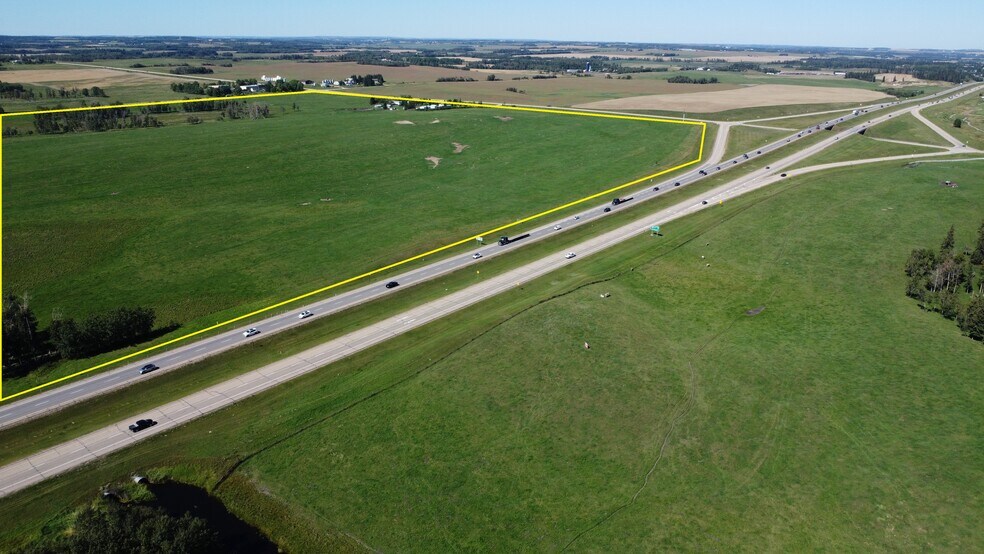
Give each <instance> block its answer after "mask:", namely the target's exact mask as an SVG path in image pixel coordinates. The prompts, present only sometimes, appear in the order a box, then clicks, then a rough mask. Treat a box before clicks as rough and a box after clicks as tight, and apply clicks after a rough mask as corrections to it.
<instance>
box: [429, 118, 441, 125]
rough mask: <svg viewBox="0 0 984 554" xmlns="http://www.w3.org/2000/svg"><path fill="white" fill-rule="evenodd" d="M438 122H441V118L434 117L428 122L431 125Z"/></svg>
mask: <svg viewBox="0 0 984 554" xmlns="http://www.w3.org/2000/svg"><path fill="white" fill-rule="evenodd" d="M440 122H441V120H440V119H435V120H434V121H431V122H430V124H431V125H433V124H435V123H440Z"/></svg>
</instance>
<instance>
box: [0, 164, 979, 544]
mask: <svg viewBox="0 0 984 554" xmlns="http://www.w3.org/2000/svg"><path fill="white" fill-rule="evenodd" d="M982 166H984V164H982V162H966V163H957V162H954V163H941V164H922V165H920V166H918V167H916V168H904V167H899V166H898V165H896V164H880V165H878V166H874V167H865V168H862V169H857V168H850V169H842V170H837V171H833V172H825V173H821V174H814V175H809V176H804V177H799V178H794V179H791V180H789V181H786V182H783V183H782V184H781V185H778V186H776V187H773V188H770V189H765V190H762V191H759V192H756V193H753V194H750V195H748V196H747V197H743V198H739V199H736V200H734V201H732V202H729V203H727V204H725V205H724V206H723V207H720V208H714V209H710V210H707V211H705V212H703V213H701V214H698V215H696V216H694V217H690V218H687V219H685V220H682V221H678V222H674V223H673V224H672V225H671V226H668V228H667V232H666V233H665V236H664V237H662V238H660V239H653V238H652V237H639V239H637V240H634V241H630V242H629V243H627V244H626V245H625V246H624V247H623V248H619V249H616V250H612V251H610V252H607V253H605V254H601V255H598V256H593V257H590V258H585V259H583V260H582V262H579V263H578V264H575V265H573V266H571V267H568V268H565V269H564V270H562V271H558V272H556V273H554V274H551V275H549V276H547V277H545V278H543V279H540V280H538V281H536V282H535V283H532V284H530V285H529V286H526V287H524V288H523V290H516V291H512V292H509V293H507V294H505V295H503V296H502V297H500V298H497V299H496V300H495V301H494V302H487V303H484V304H482V305H480V306H476V307H474V308H472V309H469V310H467V311H466V312H463V313H460V314H457V315H455V316H452V317H449V318H447V319H445V320H441V321H440V322H438V323H437V324H435V325H434V326H432V327H428V328H423V329H420V330H418V331H416V332H414V333H412V334H411V335H408V336H406V337H400V338H397V339H394V340H393V341H392V342H390V343H387V344H386V345H382V346H380V347H379V348H376V349H374V350H373V351H371V352H366V353H364V354H362V355H359V356H357V357H355V358H353V359H351V360H347V361H346V362H343V363H341V364H336V365H334V366H331V368H329V369H328V370H326V371H322V372H318V373H316V374H312V375H310V376H308V377H305V378H302V379H300V380H298V381H296V382H291V383H287V384H285V385H283V386H282V387H281V388H278V389H277V390H275V391H272V392H270V393H267V394H264V395H261V396H260V397H257V398H254V399H251V400H248V401H246V402H243V403H241V404H239V405H236V406H234V407H232V408H230V409H228V410H225V411H223V412H222V413H219V414H215V415H214V416H210V417H206V418H203V419H201V420H198V421H195V422H193V423H191V424H189V425H187V426H185V427H183V428H181V429H178V430H176V431H174V432H170V433H168V434H167V435H166V436H161V437H155V438H154V439H152V440H149V441H147V442H143V443H139V444H137V445H135V446H134V447H133V448H131V449H129V450H126V451H124V452H122V453H120V454H118V455H114V456H112V457H110V458H109V459H108V460H107V461H105V462H104V463H101V464H97V465H91V466H88V467H86V468H83V469H82V470H80V471H77V472H73V473H72V474H69V475H65V476H61V477H58V478H55V479H52V480H50V481H48V482H45V483H43V484H41V485H39V486H37V487H35V488H33V489H32V490H29V491H25V492H24V493H20V494H17V495H15V496H13V497H10V498H6V499H3V500H2V501H0V517H2V518H3V521H4V522H5V525H4V527H3V528H2V529H0V545H3V548H5V549H11V548H12V547H15V546H17V545H18V543H19V541H21V540H23V538H24V537H30V536H32V535H34V536H36V535H37V534H39V533H41V532H42V529H46V530H47V532H57V531H58V525H57V522H58V521H59V518H61V517H63V516H64V514H65V513H67V512H68V511H69V510H71V508H70V507H64V506H72V505H75V504H78V503H80V502H85V501H86V499H87V498H91V496H92V494H94V492H95V491H96V490H97V488H98V486H99V485H100V484H102V483H105V482H107V481H110V480H122V479H126V478H127V476H128V475H129V474H130V473H132V472H133V471H145V472H146V473H149V474H151V475H154V476H164V475H171V476H174V477H176V478H180V479H183V480H187V481H189V482H194V483H197V484H202V485H206V486H207V487H215V485H216V484H217V483H218V482H219V481H220V479H222V477H223V476H224V475H226V473H227V470H228V469H229V468H230V467H232V466H233V465H234V464H237V463H238V462H241V461H243V462H244V463H242V465H238V466H237V467H238V469H236V470H235V472H234V473H232V477H231V478H229V479H227V480H224V481H222V484H221V485H220V486H218V487H217V488H214V489H213V492H214V494H216V495H217V496H218V497H219V498H220V499H222V500H223V501H225V502H226V503H227V504H228V505H229V506H230V508H231V509H232V510H233V511H234V512H235V513H236V514H237V515H239V516H240V517H243V518H245V519H246V520H247V521H249V522H250V523H252V524H254V525H257V526H258V527H260V528H261V529H262V530H263V531H264V532H265V533H266V534H267V535H269V536H272V537H275V538H276V539H277V540H280V541H282V546H283V547H285V548H286V549H287V550H304V549H308V550H310V549H312V548H314V545H317V544H320V543H322V542H323V541H326V540H341V539H338V538H337V537H339V535H340V534H341V533H340V531H344V533H345V534H347V535H348V536H350V537H356V538H357V539H358V540H359V541H361V542H363V543H365V544H368V545H370V546H371V547H372V548H374V549H378V550H408V549H421V550H442V551H443V550H463V549H474V548H482V549H495V550H509V551H515V550H525V549H536V550H561V549H563V548H565V546H568V545H570V546H572V547H573V548H574V549H580V550H597V549H605V548H611V547H613V546H614V547H615V548H616V549H619V550H638V549H644V548H652V547H654V546H655V547H656V548H659V549H666V550H700V549H705V548H714V549H718V548H720V549H722V550H729V551H731V550H742V549H743V547H745V546H747V545H748V544H750V543H754V544H756V545H757V548H758V549H761V550H765V551H790V550H818V549H831V550H837V551H855V550H865V551H868V550H921V549H944V550H956V551H966V550H973V549H974V547H975V546H976V545H978V544H980V543H981V541H982V540H984V537H982V535H981V533H982V530H981V528H980V526H979V525H978V523H977V522H979V521H980V519H981V517H982V511H984V506H982V505H981V503H980V500H979V499H978V498H977V495H976V494H975V493H976V486H975V484H976V483H978V482H980V480H981V479H982V477H984V465H982V461H981V459H980V456H978V455H977V453H978V450H979V449H978V448H977V443H978V441H979V436H978V435H979V429H978V428H977V426H976V421H977V418H978V416H979V414H980V413H981V412H982V410H984V396H982V393H981V391H980V390H979V388H976V387H968V386H967V385H966V384H967V383H968V382H972V380H973V379H974V376H975V375H976V371H977V368H979V367H981V366H982V365H984V352H982V350H981V348H980V346H979V345H978V344H976V343H974V342H973V341H971V340H970V339H967V338H966V337H963V336H961V335H960V333H959V330H958V329H957V327H956V326H955V325H954V324H953V322H951V321H947V320H944V319H943V318H941V317H940V316H939V314H934V313H928V312H924V311H921V310H920V309H919V307H918V306H917V304H916V303H915V302H914V301H912V300H911V299H909V298H907V297H906V296H905V294H904V291H905V275H904V272H903V271H902V267H903V266H904V263H905V259H906V258H907V256H908V253H909V251H910V250H911V249H913V248H916V247H924V246H927V245H933V244H935V243H937V242H938V240H939V237H940V236H942V235H943V234H945V232H946V229H947V228H949V225H950V224H951V223H952V224H954V225H955V226H956V234H957V237H958V241H957V247H958V248H962V247H963V246H964V245H969V244H971V241H972V240H973V237H974V236H975V232H976V229H977V226H978V225H979V224H980V221H979V220H980V214H981V213H984V194H981V192H982V191H981V190H980V187H981V184H980V183H979V182H978V181H977V180H975V179H974V176H975V175H979V174H980V171H981V169H982ZM943 178H948V179H953V180H957V181H959V182H961V183H962V185H961V187H959V188H956V189H950V188H944V187H939V186H938V181H939V180H941V179H943ZM963 183H967V184H966V185H963ZM859 190H863V191H864V193H863V194H859V192H858V191H859ZM774 214H783V217H775V215H774ZM777 237H781V240H777ZM701 256H705V260H701V259H700V257H701ZM705 261H707V262H709V263H710V264H711V265H710V266H709V267H708V266H705ZM601 293H608V294H610V296H609V297H607V298H601V296H600V295H601ZM753 309H759V310H755V311H754V313H757V315H754V316H751V315H747V312H748V311H749V310H753ZM584 341H589V342H590V344H591V349H590V350H586V349H584V348H583V346H582V343H583V342H584ZM476 360H481V362H482V363H476V362H475V361H476ZM804 436H809V437H812V438H813V440H810V441H804V440H802V437H804ZM647 475H648V478H647ZM644 484H645V486H643V485H644ZM257 491H262V493H260V492H257ZM271 505H273V506H276V507H277V510H276V513H277V514H278V517H276V518H274V517H270V516H269V514H270V513H271V511H270V506H271ZM52 506H62V508H52ZM609 516H610V517H609ZM332 537H335V538H334V539H333V538H332Z"/></svg>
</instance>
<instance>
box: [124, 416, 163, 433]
mask: <svg viewBox="0 0 984 554" xmlns="http://www.w3.org/2000/svg"><path fill="white" fill-rule="evenodd" d="M154 425H157V422H156V421H154V420H153V419H138V420H137V422H136V423H131V424H130V431H133V432H134V433H139V432H140V431H143V430H144V429H147V428H148V427H153V426H154Z"/></svg>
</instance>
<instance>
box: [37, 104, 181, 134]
mask: <svg viewBox="0 0 984 554" xmlns="http://www.w3.org/2000/svg"><path fill="white" fill-rule="evenodd" d="M93 106H94V107H95V106H98V104H93ZM38 108H39V109H41V110H45V109H47V108H45V107H43V106H39V107H38ZM162 125H163V124H162V123H161V122H160V121H158V120H157V118H155V117H153V116H151V115H148V114H144V113H133V112H131V111H130V110H129V109H127V108H107V109H103V110H85V111H80V112H61V113H39V114H34V129H35V130H37V132H38V133H41V134H42V135H54V134H60V133H77V132H85V131H108V130H110V129H135V128H142V127H161V126H162Z"/></svg>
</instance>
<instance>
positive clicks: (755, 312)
mask: <svg viewBox="0 0 984 554" xmlns="http://www.w3.org/2000/svg"><path fill="white" fill-rule="evenodd" d="M763 310H765V306H759V307H758V308H752V309H751V310H748V311H747V312H745V315H759V314H760V313H762V311H763Z"/></svg>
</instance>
